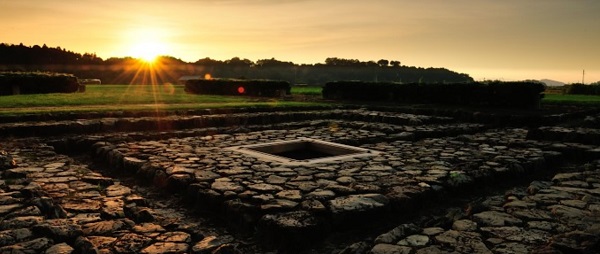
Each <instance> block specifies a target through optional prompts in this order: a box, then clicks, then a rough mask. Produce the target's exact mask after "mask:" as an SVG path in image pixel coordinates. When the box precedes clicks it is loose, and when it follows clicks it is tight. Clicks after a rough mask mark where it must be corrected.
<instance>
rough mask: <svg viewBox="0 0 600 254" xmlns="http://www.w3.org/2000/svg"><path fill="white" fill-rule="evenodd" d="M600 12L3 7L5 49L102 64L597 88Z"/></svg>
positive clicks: (171, 2) (286, 5)
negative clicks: (334, 66) (141, 60)
mask: <svg viewBox="0 0 600 254" xmlns="http://www.w3.org/2000/svg"><path fill="white" fill-rule="evenodd" d="M599 13H600V1H598V0H502V1H498V0H452V1H449V0H419V1H414V0H370V1H364V0H168V1H165V0H127V1H124V0H52V1H49V0H19V1H15V0H0V24H2V25H1V26H0V42H2V43H9V44H19V43H23V44H24V45H28V46H32V45H43V44H46V45H47V46H49V47H57V46H60V47H61V48H65V49H68V50H71V51H74V52H77V53H96V54H97V55H98V56H99V57H102V58H103V59H107V58H109V57H124V56H134V57H143V56H144V55H145V54H149V53H151V54H161V55H170V56H173V57H176V58H180V59H182V60H184V61H188V62H194V61H196V60H198V59H201V58H205V57H210V58H212V59H218V60H226V59H231V58H233V57H240V58H248V59H250V60H252V61H256V60H259V59H267V58H268V59H270V58H276V59H278V60H281V61H292V62H294V63H308V64H313V63H323V62H324V61H325V59H326V58H328V57H339V58H350V59H359V60H361V61H369V60H374V61H377V60H379V59H387V60H397V61H400V62H401V63H402V64H403V65H408V66H417V67H424V68H427V67H442V68H447V69H450V70H453V71H456V72H460V73H467V74H469V75H471V77H473V78H474V79H475V80H505V81H510V80H525V79H553V80H558V81H562V82H566V83H574V82H582V81H584V82H585V83H590V82H596V81H600V49H599V48H598V45H600V44H598V42H599V41H600V14H599ZM584 70H585V76H584V75H583V72H584Z"/></svg>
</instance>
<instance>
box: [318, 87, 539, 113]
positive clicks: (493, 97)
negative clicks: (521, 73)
mask: <svg viewBox="0 0 600 254" xmlns="http://www.w3.org/2000/svg"><path fill="white" fill-rule="evenodd" d="M544 88H545V86H544V84H542V83H539V82H499V81H495V82H485V83H481V82H474V83H451V84H420V83H419V84H416V83H411V84H398V83H373V82H360V81H338V82H330V83H327V84H325V87H324V88H323V98H325V99H331V100H363V101H386V102H402V103H435V104H454V105H485V106H507V107H520V108H535V107H539V102H540V100H541V98H542V97H543V95H542V94H541V93H542V92H543V91H544Z"/></svg>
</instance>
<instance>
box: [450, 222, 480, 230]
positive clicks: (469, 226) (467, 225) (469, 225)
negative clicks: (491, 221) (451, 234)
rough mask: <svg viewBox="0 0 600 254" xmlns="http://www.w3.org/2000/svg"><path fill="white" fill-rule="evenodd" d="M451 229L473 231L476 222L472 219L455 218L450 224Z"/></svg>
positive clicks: (475, 228)
mask: <svg viewBox="0 0 600 254" xmlns="http://www.w3.org/2000/svg"><path fill="white" fill-rule="evenodd" d="M452 229H454V230H457V231H475V230H477V223H476V222H474V221H472V220H457V221H454V224H452Z"/></svg>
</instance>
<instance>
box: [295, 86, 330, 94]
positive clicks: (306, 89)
mask: <svg viewBox="0 0 600 254" xmlns="http://www.w3.org/2000/svg"><path fill="white" fill-rule="evenodd" d="M322 90H323V87H320V86H292V94H302V95H318V96H320V95H321V91H322Z"/></svg>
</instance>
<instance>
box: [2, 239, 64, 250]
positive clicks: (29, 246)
mask: <svg viewBox="0 0 600 254" xmlns="http://www.w3.org/2000/svg"><path fill="white" fill-rule="evenodd" d="M52 245H53V241H52V239H49V238H36V239H33V240H30V241H26V242H20V243H17V244H14V245H9V246H4V247H0V253H42V252H44V251H45V250H47V249H48V248H50V247H51V246H52Z"/></svg>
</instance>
